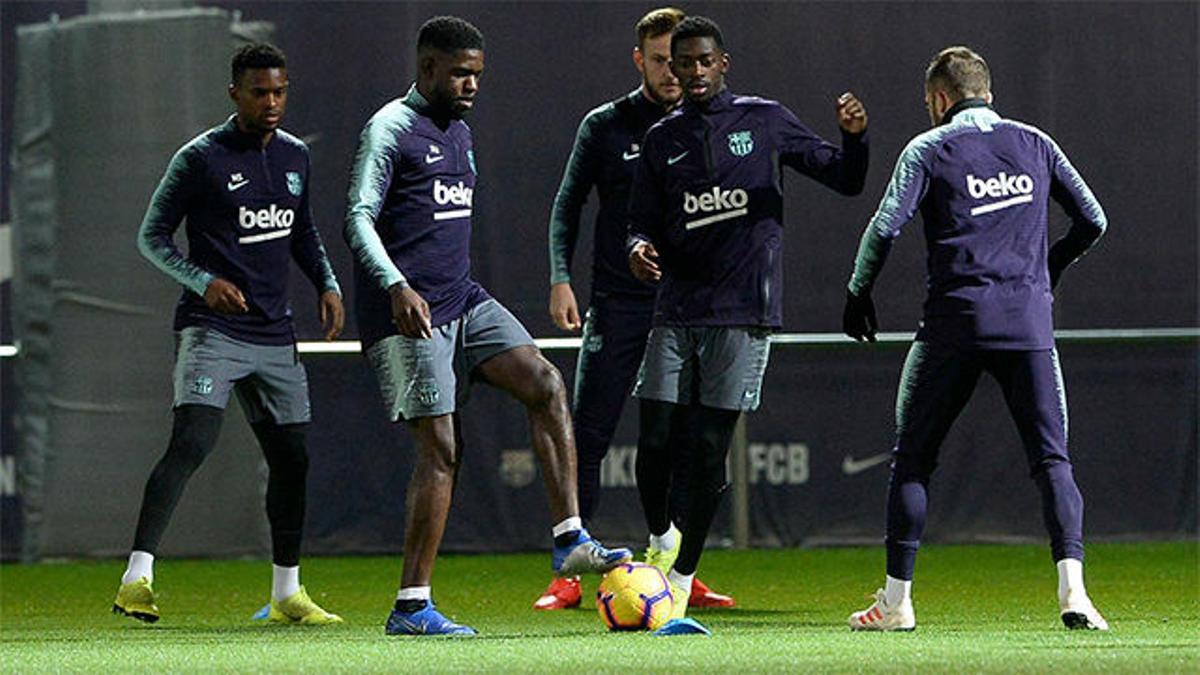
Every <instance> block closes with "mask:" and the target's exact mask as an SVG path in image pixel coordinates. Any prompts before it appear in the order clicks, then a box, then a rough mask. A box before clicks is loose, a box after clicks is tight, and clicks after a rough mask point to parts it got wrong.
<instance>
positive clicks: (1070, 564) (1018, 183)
mask: <svg viewBox="0 0 1200 675" xmlns="http://www.w3.org/2000/svg"><path fill="white" fill-rule="evenodd" d="M991 103H992V92H991V75H990V73H989V71H988V66H987V63H986V62H985V61H984V60H983V57H981V56H980V55H979V54H976V53H975V52H973V51H971V50H970V49H967V48H966V47H949V48H947V49H944V50H942V51H941V52H939V53H938V54H937V55H936V56H935V57H934V58H933V60H932V61H931V62H930V64H929V67H928V69H927V70H926V71H925V105H926V107H927V108H928V109H929V119H930V122H931V123H932V124H933V129H931V130H929V131H926V132H924V133H922V134H920V135H918V136H917V137H916V138H914V139H913V140H912V141H910V142H909V144H908V146H907V147H905V149H904V151H903V152H902V153H901V155H900V159H899V160H898V161H897V163H896V169H895V171H894V172H893V174H892V179H891V182H890V183H889V184H888V187H887V190H886V191H885V192H884V195H883V201H882V202H881V203H880V205H879V210H878V211H877V212H876V213H875V216H874V217H873V218H872V219H871V221H870V223H869V224H868V225H867V228H866V231H865V232H864V233H863V236H862V241H861V243H860V245H859V249H858V256H857V258H856V259H855V262H854V273H853V275H852V276H851V278H850V283H849V288H848V291H849V293H848V295H847V299H846V309H845V313H844V319H843V324H844V329H845V331H846V333H847V334H848V335H850V336H851V337H853V338H854V339H856V340H870V341H874V339H875V330H876V325H877V322H876V319H875V308H874V304H873V303H872V302H871V288H872V286H873V285H874V283H875V279H876V277H877V276H878V274H879V271H880V269H881V268H882V267H883V263H884V260H885V259H886V257H887V254H888V251H889V250H890V249H891V247H892V242H893V241H894V240H895V238H896V237H897V236H899V234H900V228H901V227H903V225H904V224H905V223H907V222H908V221H909V220H910V219H912V217H913V216H914V215H915V214H916V213H917V211H918V210H919V211H920V212H921V214H922V216H923V219H924V221H925V238H926V240H927V241H928V250H929V261H928V265H927V268H928V280H927V282H926V286H927V287H928V289H929V296H928V299H927V300H926V301H925V312H924V314H925V316H924V321H923V322H922V324H921V327H920V330H919V331H918V332H917V337H916V341H915V342H914V343H913V345H912V348H911V349H910V350H909V352H908V358H907V360H906V361H905V363H904V370H903V372H901V374H900V388H899V392H898V393H897V397H896V398H897V400H896V445H895V447H894V448H893V449H892V456H893V462H892V473H891V482H890V484H889V487H888V499H887V535H886V538H885V540H884V541H885V545H886V548H887V579H886V582H885V585H884V588H883V589H881V590H879V591H878V592H877V593H876V595H875V602H874V603H873V604H872V605H871V606H870V607H868V608H867V609H866V610H864V611H861V612H855V613H853V614H851V615H850V627H851V628H852V629H854V630H884V631H887V630H912V629H913V628H914V627H915V626H916V623H917V622H916V615H915V614H914V613H913V605H912V598H911V589H912V578H913V567H914V565H915V563H916V557H917V548H918V546H919V544H920V539H921V532H922V531H923V530H924V527H925V512H926V506H927V503H928V494H927V491H928V485H929V478H930V475H931V474H932V473H933V470H934V468H935V467H936V466H937V455H938V448H939V446H940V445H941V443H942V439H944V438H945V437H946V432H947V431H949V429H950V425H951V424H952V423H953V422H954V419H955V418H956V417H957V416H958V414H959V412H960V411H961V410H962V408H963V406H964V405H966V403H967V400H968V399H969V398H970V397H971V393H972V391H973V390H974V389H975V383H976V382H977V381H978V380H979V377H980V375H981V374H982V373H984V372H987V373H989V374H990V375H991V376H992V377H994V378H995V379H996V381H997V382H999V384H1000V388H1001V390H1002V391H1003V392H1004V399H1005V402H1006V403H1007V404H1008V410H1009V412H1010V413H1011V414H1012V417H1013V420H1014V421H1015V422H1016V425H1017V430H1018V431H1019V432H1020V435H1021V440H1022V442H1023V443H1024V445H1025V455H1026V460H1027V461H1028V462H1029V470H1030V475H1031V476H1032V478H1033V480H1034V482H1035V483H1036V484H1037V486H1038V489H1039V491H1040V492H1041V495H1042V517H1043V519H1044V520H1045V524H1046V529H1047V530H1049V533H1050V548H1051V552H1052V554H1053V557H1054V561H1055V564H1056V565H1057V567H1058V602H1059V607H1060V609H1061V615H1062V620H1063V622H1064V623H1065V624H1066V625H1067V627H1068V628H1088V629H1094V630H1107V628H1108V624H1107V623H1105V621H1104V618H1103V617H1101V616H1100V613H1099V612H1097V611H1096V609H1095V607H1093V606H1092V602H1091V600H1089V599H1088V595H1087V591H1086V590H1085V589H1084V585H1083V497H1082V496H1081V495H1080V494H1079V489H1078V487H1076V485H1075V478H1074V475H1073V473H1072V471H1071V461H1070V459H1069V458H1068V457H1067V402H1066V394H1065V389H1064V386H1063V379H1062V371H1061V370H1060V368H1059V364H1058V352H1057V350H1056V349H1055V347H1054V328H1053V317H1052V315H1051V305H1052V303H1053V295H1052V293H1051V291H1052V289H1053V288H1054V286H1055V285H1056V284H1057V283H1058V280H1059V277H1060V276H1061V275H1062V273H1063V270H1065V269H1066V268H1067V267H1068V266H1069V265H1070V264H1071V263H1073V262H1074V261H1075V260H1077V259H1078V258H1079V257H1080V256H1082V255H1083V254H1084V253H1085V252H1086V251H1087V250H1088V249H1089V248H1090V247H1091V246H1092V245H1093V244H1094V243H1095V242H1096V240H1097V239H1099V238H1100V236H1101V235H1102V234H1103V233H1104V229H1105V226H1106V221H1105V217H1104V211H1103V210H1102V209H1101V208H1100V204H1099V203H1098V202H1097V201H1096V198H1095V197H1094V196H1093V195H1092V191H1091V190H1090V189H1088V186H1087V184H1086V183H1084V182H1083V178H1082V177H1080V175H1079V173H1078V172H1077V171H1076V170H1075V168H1074V167H1073V166H1071V163H1070V161H1068V160H1067V157H1066V155H1064V154H1063V152H1062V150H1060V149H1059V147H1058V145H1057V144H1056V143H1055V142H1054V140H1053V139H1051V138H1050V137H1049V136H1048V135H1047V134H1046V133H1045V132H1043V131H1041V130H1040V129H1037V128H1035V127H1032V126H1030V125H1028V124H1022V123H1020V122H1015V121H1012V120H1008V119H1005V118H1003V117H1001V116H1000V115H999V114H997V113H996V111H995V110H993V109H992V106H991ZM1051 199H1053V200H1054V201H1055V202H1057V203H1058V204H1059V205H1060V206H1061V207H1062V208H1063V209H1064V210H1065V211H1066V212H1067V215H1068V216H1070V218H1071V223H1072V224H1071V228H1070V231H1068V232H1067V234H1066V236H1064V237H1063V238H1062V239H1059V240H1058V241H1056V242H1055V243H1054V245H1053V246H1050V247H1049V250H1047V230H1046V209H1047V205H1048V202H1049V201H1050V200H1051Z"/></svg>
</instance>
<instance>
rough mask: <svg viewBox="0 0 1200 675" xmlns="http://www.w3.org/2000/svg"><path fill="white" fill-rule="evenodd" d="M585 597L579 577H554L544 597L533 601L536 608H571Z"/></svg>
mask: <svg viewBox="0 0 1200 675" xmlns="http://www.w3.org/2000/svg"><path fill="white" fill-rule="evenodd" d="M582 599H583V591H582V590H581V589H580V587H579V577H554V580H553V581H551V582H550V585H549V586H547V587H546V590H545V592H543V593H542V597H540V598H538V599H537V601H536V602H534V603H533V608H534V609H571V608H573V607H578V606H579V602H580V601H581V600H582Z"/></svg>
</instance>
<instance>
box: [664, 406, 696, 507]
mask: <svg viewBox="0 0 1200 675" xmlns="http://www.w3.org/2000/svg"><path fill="white" fill-rule="evenodd" d="M695 424H696V409H695V408H694V407H693V406H676V410H675V412H674V413H673V414H672V416H671V439H672V442H671V448H670V453H671V489H670V490H669V491H668V492H669V496H668V497H667V515H668V517H669V518H670V520H671V523H672V524H673V525H674V526H675V527H677V528H679V529H680V530H682V529H683V528H684V527H685V526H686V525H687V507H688V491H687V486H688V461H689V460H688V453H689V452H691V448H692V444H693V443H695V434H694V433H693V427H694V426H695Z"/></svg>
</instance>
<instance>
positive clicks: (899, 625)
mask: <svg viewBox="0 0 1200 675" xmlns="http://www.w3.org/2000/svg"><path fill="white" fill-rule="evenodd" d="M916 627H917V615H916V614H915V613H914V612H913V606H912V599H911V598H905V599H904V600H903V601H901V602H900V605H899V606H898V607H888V604H887V595H886V594H885V593H884V592H883V589H882V588H881V589H879V590H877V591H875V602H873V603H871V606H870V607H868V608H866V609H864V610H863V611H861V612H855V613H853V614H851V615H850V630H879V631H910V630H913V629H914V628H916Z"/></svg>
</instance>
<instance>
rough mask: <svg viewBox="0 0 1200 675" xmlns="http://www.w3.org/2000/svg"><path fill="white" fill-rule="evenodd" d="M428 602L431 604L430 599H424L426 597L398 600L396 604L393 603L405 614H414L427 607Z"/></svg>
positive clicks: (397, 609) (396, 608) (398, 610)
mask: <svg viewBox="0 0 1200 675" xmlns="http://www.w3.org/2000/svg"><path fill="white" fill-rule="evenodd" d="M428 604H429V601H428V600H424V599H419V600H397V601H396V604H395V605H393V607H394V608H395V610H396V611H397V612H401V613H403V614H412V613H413V612H419V611H421V610H423V609H425V606H426V605H428Z"/></svg>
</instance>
